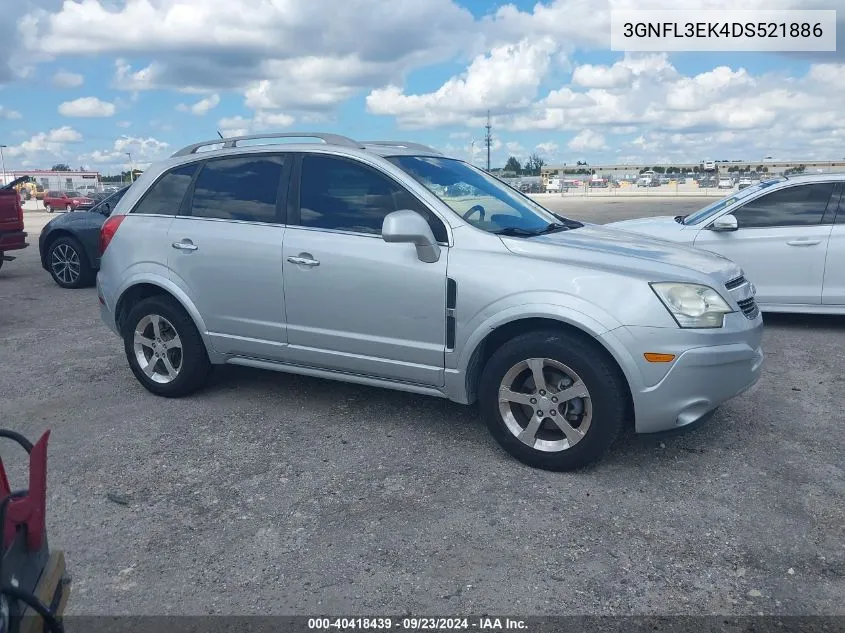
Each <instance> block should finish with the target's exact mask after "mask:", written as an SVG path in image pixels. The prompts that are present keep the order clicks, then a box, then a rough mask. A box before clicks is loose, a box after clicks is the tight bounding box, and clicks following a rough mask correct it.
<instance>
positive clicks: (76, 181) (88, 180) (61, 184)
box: [8, 169, 102, 192]
mask: <svg viewBox="0 0 845 633" xmlns="http://www.w3.org/2000/svg"><path fill="white" fill-rule="evenodd" d="M8 176H10V177H9V178H8V180H9V181H12V180H15V179H16V178H21V177H22V176H29V177H30V178H32V179H33V180H34V181H35V183H36V184H38V185H41V187H43V188H44V190H45V191H46V190H53V191H80V190H82V191H83V192H90V191H100V190H101V189H102V184H101V182H100V172H98V171H49V170H44V169H29V170H27V169H18V170H15V171H10V172H9V174H8Z"/></svg>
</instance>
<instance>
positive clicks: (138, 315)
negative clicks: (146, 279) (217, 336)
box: [123, 296, 211, 398]
mask: <svg viewBox="0 0 845 633" xmlns="http://www.w3.org/2000/svg"><path fill="white" fill-rule="evenodd" d="M123 345H124V350H125V352H126V359H127V360H128V361H129V367H130V368H131V369H132V373H133V374H135V377H136V378H137V379H138V381H139V382H140V383H141V384H142V385H144V387H146V389H147V390H148V391H150V392H152V393H154V394H156V395H157V396H164V397H166V398H179V397H182V396H186V395H188V394H191V393H194V392H195V391H198V390H199V389H201V388H202V387H203V386H205V383H206V381H207V380H208V377H209V374H210V373H211V363H210V362H209V360H208V353H207V351H206V349H205V345H204V344H203V341H202V337H201V336H200V334H199V331H198V330H197V328H196V326H195V325H194V322H193V320H192V319H191V317H190V316H189V315H188V314H187V313H186V312H185V310H184V309H183V308H182V306H181V305H179V303H177V302H176V301H175V300H174V299H172V298H170V297H165V296H155V297H149V298H147V299H144V300H142V301H140V302H139V303H138V304H137V305H136V306H135V307H133V308H132V310H130V312H129V315H128V317H127V318H126V321H125V323H124V324H123Z"/></svg>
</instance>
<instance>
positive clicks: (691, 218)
mask: <svg viewBox="0 0 845 633" xmlns="http://www.w3.org/2000/svg"><path fill="white" fill-rule="evenodd" d="M783 180H784V179H783V178H774V179H772V180H766V181H765V182H761V183H760V184H759V185H754V186H753V187H746V188H745V189H741V190H740V191H739V192H738V193H732V194H731V195H729V196H728V197H726V198H722V199H721V200H717V201H716V202H714V203H713V204H710V205H707V206H706V207H704V208H703V209H699V210H698V211H696V212H695V213H693V214H690V215H688V216H686V217H685V218H684V220H683V223H684V224H686V225H690V224H698V223H699V222H702V221H704V220H706V219H707V218H709V217H710V216H711V215H713V214H714V213H716V212H718V211H721V210H722V209H724V208H725V207H728V206H730V205H732V204H733V203H734V202H737V201H738V200H742V199H744V198H747V197H748V196H753V195H754V194H755V193H757V192H758V191H761V190H763V189H765V188H767V187H771V186H772V185H774V184H775V183H778V182H781V181H783Z"/></svg>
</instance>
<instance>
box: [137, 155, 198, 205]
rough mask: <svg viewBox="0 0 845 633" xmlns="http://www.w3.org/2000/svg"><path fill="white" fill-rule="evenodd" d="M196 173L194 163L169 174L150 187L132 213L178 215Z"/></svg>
mask: <svg viewBox="0 0 845 633" xmlns="http://www.w3.org/2000/svg"><path fill="white" fill-rule="evenodd" d="M196 171H197V165H196V163H192V164H190V165H182V166H181V167H177V168H176V169H174V170H172V171H170V172H168V173H167V174H165V175H164V176H163V177H162V178H160V179H159V180H158V182H156V183H155V184H154V185H153V186H152V187H150V189H149V191H147V193H146V194H145V195H144V197H143V198H141V201H140V202H139V203H138V204H136V205H135V208H134V209H132V211H131V213H139V214H144V215H177V214H178V213H179V209H180V207H181V206H182V200H183V199H184V198H185V194H186V193H187V192H188V187H190V186H191V180H193V178H194V173H196Z"/></svg>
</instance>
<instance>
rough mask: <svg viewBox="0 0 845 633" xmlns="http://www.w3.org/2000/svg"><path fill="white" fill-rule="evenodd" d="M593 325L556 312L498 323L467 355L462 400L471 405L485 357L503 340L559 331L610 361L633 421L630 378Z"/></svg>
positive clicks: (520, 317)
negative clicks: (526, 334) (581, 342)
mask: <svg viewBox="0 0 845 633" xmlns="http://www.w3.org/2000/svg"><path fill="white" fill-rule="evenodd" d="M597 325H598V323H596V322H590V320H586V321H580V320H579V321H574V320H573V319H572V318H567V317H566V316H564V315H560V314H553V315H544V316H517V317H514V318H511V319H508V320H505V321H503V322H501V323H498V324H497V325H496V326H495V327H493V328H492V329H490V331H489V332H488V333H487V334H486V335H485V336H484V337H483V338H482V339H481V340H480V341H479V342H478V344H477V345H475V347H474V349H473V350H472V353H471V354H470V356H469V361H468V362H467V365H466V368H465V371H464V372H463V376H464V385H463V386H464V389H465V394H466V403H467V404H472V403H474V402H475V401H476V400H477V397H478V384H479V381H480V379H481V372H482V370H483V369H484V366H485V364H486V363H487V360H488V359H489V358H490V357H491V356H492V354H493V353H494V352H495V351H496V350H497V349H499V348H500V347H501V346H502V345H503V344H504V343H505V342H507V341H509V340H511V339H512V338H514V337H516V336H519V335H521V334H525V333H527V332H536V331H541V330H559V331H561V332H566V333H567V334H569V335H571V336H575V337H577V338H579V339H580V340H582V341H584V342H585V343H587V344H588V345H590V346H591V347H593V348H594V349H596V350H597V351H598V352H599V353H602V354H603V355H604V356H605V358H606V359H607V360H609V361H610V362H611V364H612V365H613V366H614V368H615V370H616V371H617V372H618V374H619V377H620V379H621V380H622V382H623V384H624V385H625V388H626V393H625V398H626V406H627V415H626V417H627V418H629V419H630V420H631V421H633V416H634V401H633V394H632V390H631V377H630V376H628V374H627V372H626V371H625V369H624V366H625V364H624V362H623V361H622V359H620V358H618V357H617V352H616V350H614V349H612V348H611V347H610V346H609V345H608V344H607V342H606V341H605V340H604V339H603V338H602V337H601V336H600V334H602V333H603V330H604V329H603V328H600V327H598V328H597V327H596V326H597Z"/></svg>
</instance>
